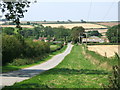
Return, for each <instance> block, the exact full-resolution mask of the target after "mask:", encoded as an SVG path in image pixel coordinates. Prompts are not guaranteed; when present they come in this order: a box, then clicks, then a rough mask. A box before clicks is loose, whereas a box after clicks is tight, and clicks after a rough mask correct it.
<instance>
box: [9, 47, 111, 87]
mask: <svg viewBox="0 0 120 90" xmlns="http://www.w3.org/2000/svg"><path fill="white" fill-rule="evenodd" d="M83 52H84V51H83V48H82V46H77V45H75V46H74V47H73V49H72V51H71V53H70V54H69V55H67V56H66V57H65V59H64V60H63V61H62V62H61V63H60V64H59V65H58V66H56V67H55V68H53V69H51V70H49V71H46V72H44V73H42V74H40V75H37V76H35V77H32V78H31V79H28V80H25V81H22V82H20V83H16V84H14V85H13V86H11V87H9V88H103V84H104V85H108V84H109V80H108V76H109V75H110V74H111V71H109V70H106V68H104V67H99V65H97V64H93V63H92V62H91V60H89V59H87V58H86V57H85V55H84V54H83Z"/></svg>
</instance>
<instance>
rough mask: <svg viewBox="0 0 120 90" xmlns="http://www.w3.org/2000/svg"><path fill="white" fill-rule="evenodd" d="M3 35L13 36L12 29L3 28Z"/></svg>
mask: <svg viewBox="0 0 120 90" xmlns="http://www.w3.org/2000/svg"><path fill="white" fill-rule="evenodd" d="M3 33H6V34H7V35H13V34H14V28H12V27H5V28H3Z"/></svg>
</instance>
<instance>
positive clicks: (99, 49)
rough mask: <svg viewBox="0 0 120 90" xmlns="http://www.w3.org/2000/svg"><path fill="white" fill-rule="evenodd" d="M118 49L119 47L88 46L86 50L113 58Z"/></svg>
mask: <svg viewBox="0 0 120 90" xmlns="http://www.w3.org/2000/svg"><path fill="white" fill-rule="evenodd" d="M118 47H120V45H90V46H88V50H90V51H95V52H96V53H99V54H100V55H102V56H106V57H113V56H114V55H115V52H116V53H118Z"/></svg>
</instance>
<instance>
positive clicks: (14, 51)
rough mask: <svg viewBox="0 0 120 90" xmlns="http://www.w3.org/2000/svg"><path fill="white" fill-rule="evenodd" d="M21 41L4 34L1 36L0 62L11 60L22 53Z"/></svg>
mask: <svg viewBox="0 0 120 90" xmlns="http://www.w3.org/2000/svg"><path fill="white" fill-rule="evenodd" d="M21 47H22V45H21V43H20V41H18V40H17V39H16V38H15V37H14V36H9V35H5V36H3V37H2V63H3V64H6V63H8V62H12V60H13V59H14V58H16V57H19V56H20V55H21V53H22V50H21Z"/></svg>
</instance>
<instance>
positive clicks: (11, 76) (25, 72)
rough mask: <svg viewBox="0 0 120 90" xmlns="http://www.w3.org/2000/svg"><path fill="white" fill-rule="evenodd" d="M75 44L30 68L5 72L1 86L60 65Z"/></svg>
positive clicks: (1, 76) (0, 78)
mask: <svg viewBox="0 0 120 90" xmlns="http://www.w3.org/2000/svg"><path fill="white" fill-rule="evenodd" d="M72 47H73V45H72V44H71V43H69V44H68V47H67V49H66V50H65V51H64V52H63V53H61V54H58V55H55V56H54V57H52V58H51V59H50V60H48V61H46V62H44V63H42V64H39V65H35V66H32V67H29V68H24V69H21V70H18V71H13V72H9V73H3V74H1V75H0V80H1V81H2V83H1V84H2V85H0V88H2V87H4V86H11V85H13V84H14V83H15V82H20V81H23V80H26V79H29V78H31V77H33V76H35V75H37V74H39V73H41V72H43V71H46V70H49V69H51V68H54V67H55V66H56V65H58V64H59V63H60V62H61V61H62V60H63V59H64V57H65V56H66V55H68V54H69V53H70V52H71V50H72Z"/></svg>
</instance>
